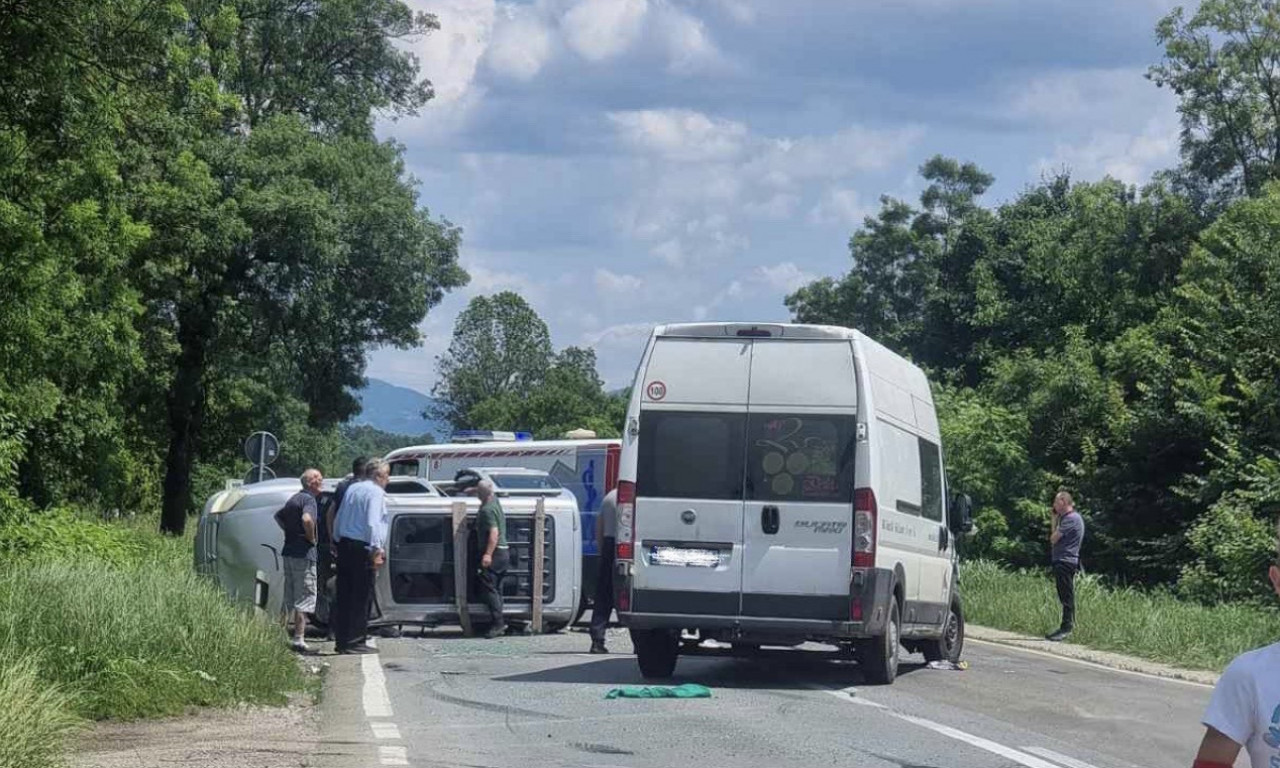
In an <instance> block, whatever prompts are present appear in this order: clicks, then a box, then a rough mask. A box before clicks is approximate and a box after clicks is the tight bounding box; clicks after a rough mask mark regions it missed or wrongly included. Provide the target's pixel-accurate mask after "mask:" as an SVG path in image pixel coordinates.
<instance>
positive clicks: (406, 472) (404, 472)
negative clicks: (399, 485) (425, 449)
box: [391, 459, 418, 477]
mask: <svg viewBox="0 0 1280 768" xmlns="http://www.w3.org/2000/svg"><path fill="white" fill-rule="evenodd" d="M391 476H392V477H417V476H418V460H417V459H412V460H405V461H393V462H391Z"/></svg>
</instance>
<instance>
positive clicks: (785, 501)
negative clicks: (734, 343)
mask: <svg viewBox="0 0 1280 768" xmlns="http://www.w3.org/2000/svg"><path fill="white" fill-rule="evenodd" d="M857 394H858V392H857V382H856V378H855V376H854V367H853V347H852V345H851V344H850V342H849V341H848V340H823V341H817V340H814V341H810V340H787V339H757V340H756V341H755V343H754V349H753V352H752V361H751V388H750V397H749V403H750V408H749V414H748V417H747V432H746V454H747V456H746V462H747V466H746V503H745V512H744V519H743V528H744V532H743V541H744V553H743V566H742V567H743V577H742V578H743V587H742V591H743V594H742V615H744V616H757V617H769V618H792V619H814V620H832V621H848V620H849V579H850V567H851V558H852V543H853V535H852V533H853V531H852V526H853V486H854V448H855V446H856V444H857V439H856V432H857V409H858V396H857Z"/></svg>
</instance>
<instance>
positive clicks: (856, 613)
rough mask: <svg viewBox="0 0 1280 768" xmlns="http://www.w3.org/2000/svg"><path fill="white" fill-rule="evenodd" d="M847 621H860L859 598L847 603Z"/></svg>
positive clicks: (860, 602)
mask: <svg viewBox="0 0 1280 768" xmlns="http://www.w3.org/2000/svg"><path fill="white" fill-rule="evenodd" d="M849 621H862V598H861V597H855V598H853V600H851V601H850V602H849Z"/></svg>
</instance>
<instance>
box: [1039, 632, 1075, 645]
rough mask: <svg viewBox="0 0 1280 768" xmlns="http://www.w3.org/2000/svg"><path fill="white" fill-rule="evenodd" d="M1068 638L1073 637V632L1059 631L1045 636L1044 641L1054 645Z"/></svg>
mask: <svg viewBox="0 0 1280 768" xmlns="http://www.w3.org/2000/svg"><path fill="white" fill-rule="evenodd" d="M1068 637H1071V630H1069V629H1059V630H1058V631H1056V632H1052V633H1050V634H1047V635H1045V636H1044V639H1045V640H1048V641H1050V642H1053V643H1060V642H1062V641H1063V640H1066V639H1067V638H1068Z"/></svg>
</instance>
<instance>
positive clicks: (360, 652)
mask: <svg viewBox="0 0 1280 768" xmlns="http://www.w3.org/2000/svg"><path fill="white" fill-rule="evenodd" d="M377 652H378V649H377V648H373V647H371V646H368V645H365V644H364V643H356V644H355V645H348V646H345V647H343V648H339V649H338V653H340V654H342V655H343V656H366V655H368V654H371V653H377Z"/></svg>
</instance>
